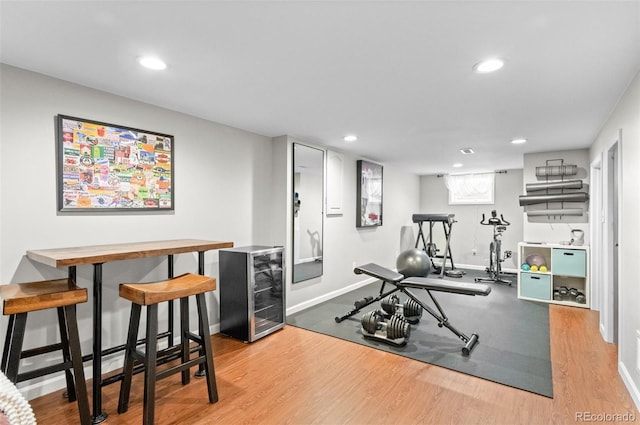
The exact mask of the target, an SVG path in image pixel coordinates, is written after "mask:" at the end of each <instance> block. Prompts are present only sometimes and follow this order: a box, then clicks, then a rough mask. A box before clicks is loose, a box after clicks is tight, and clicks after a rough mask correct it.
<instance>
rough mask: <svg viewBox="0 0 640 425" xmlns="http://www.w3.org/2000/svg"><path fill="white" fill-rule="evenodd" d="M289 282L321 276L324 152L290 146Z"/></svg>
mask: <svg viewBox="0 0 640 425" xmlns="http://www.w3.org/2000/svg"><path fill="white" fill-rule="evenodd" d="M292 169H293V190H292V192H293V193H292V196H293V241H292V246H293V251H292V252H293V261H292V262H293V267H292V268H293V274H292V276H293V277H292V282H293V283H297V282H302V281H304V280H308V279H312V278H314V277H318V276H322V249H323V243H322V222H323V217H324V210H323V205H324V202H323V191H324V151H323V150H321V149H316V148H312V147H309V146H305V145H301V144H299V143H294V144H293V167H292Z"/></svg>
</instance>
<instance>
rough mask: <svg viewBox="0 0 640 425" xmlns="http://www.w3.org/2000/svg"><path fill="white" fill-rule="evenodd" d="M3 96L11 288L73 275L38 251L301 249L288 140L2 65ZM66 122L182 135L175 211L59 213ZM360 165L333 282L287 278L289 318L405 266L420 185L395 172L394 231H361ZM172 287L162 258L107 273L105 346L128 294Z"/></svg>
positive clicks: (110, 364) (3, 241)
mask: <svg viewBox="0 0 640 425" xmlns="http://www.w3.org/2000/svg"><path fill="white" fill-rule="evenodd" d="M0 92H1V94H2V96H1V98H0V113H1V115H0V124H1V125H0V181H1V182H2V183H3V186H1V190H0V282H1V283H3V284H4V283H17V282H25V281H32V280H39V279H50V278H57V277H64V276H66V270H63V269H54V268H51V267H48V266H44V265H41V264H38V263H34V262H32V261H30V260H28V259H27V258H26V256H25V253H26V251H27V250H30V249H45V248H59V247H68V246H81V245H93V244H106V243H120V242H130V241H147V240H163V239H176V238H199V239H212V240H225V241H232V242H234V244H235V245H236V246H243V245H251V244H265V245H284V246H285V247H286V248H287V249H288V248H289V247H290V241H291V225H290V223H291V204H290V202H291V196H290V193H291V192H290V188H291V181H290V176H291V168H290V166H291V165H290V164H291V152H290V143H291V140H290V139H289V138H287V137H286V136H285V137H281V138H275V139H271V138H269V137H265V136H261V135H257V134H254V133H251V132H247V131H244V130H240V129H236V128H232V127H228V126H225V125H222V124H218V123H214V122H210V121H206V120H202V119H199V118H196V117H192V116H188V115H185V114H181V113H177V112H174V111H170V110H166V109H162V108H159V107H155V106H153V105H149V104H144V103H141V102H137V101H134V100H131V99H126V98H123V97H119V96H115V95H111V94H108V93H105V92H100V91H97V90H93V89H89V88H87V87H83V86H80V85H77V84H73V83H69V82H65V81H61V80H58V79H54V78H50V77H47V76H44V75H41V74H36V73H32V72H29V71H25V70H21V69H19V68H15V67H11V66H7V65H4V64H2V65H0ZM58 114H64V115H71V116H77V117H81V118H87V119H94V120H98V121H104V122H110V123H114V124H120V125H124V126H130V127H135V128H142V129H146V130H152V131H157V132H161V133H167V134H171V135H173V136H175V158H174V160H175V203H176V209H175V212H173V213H163V214H139V213H130V214H126V215H121V214H112V215H87V214H66V215H61V214H58V213H57V211H56V180H55V175H56V151H55V147H56V144H55V143H56V140H55V136H56V135H55V117H56V115H58ZM357 159H360V158H354V157H349V156H348V155H345V170H344V178H343V182H344V193H343V196H344V206H345V211H344V214H343V215H342V216H332V217H328V218H326V219H325V220H326V221H325V227H324V264H325V273H324V275H323V276H322V277H321V278H318V279H314V280H311V281H308V282H302V283H299V284H296V285H291V284H290V276H287V279H288V282H287V306H288V310H289V311H292V310H295V309H300V308H302V307H303V306H305V305H308V304H310V303H315V302H317V301H319V300H321V299H323V297H326V296H327V294H330V293H333V292H336V291H337V292H340V291H346V290H347V288H348V287H349V285H358V284H360V282H361V281H362V278H361V277H360V276H356V275H355V274H354V273H353V263H364V262H370V261H376V262H379V263H381V264H385V265H388V266H390V267H393V266H395V256H396V255H397V253H398V252H399V234H400V228H401V227H402V225H403V224H405V223H406V222H408V221H410V214H411V212H412V211H415V210H416V209H417V208H418V203H419V201H418V194H419V178H418V177H417V176H414V175H408V174H406V173H404V172H403V171H401V170H394V169H393V168H391V167H386V168H385V186H384V190H385V209H384V214H385V215H384V220H385V221H384V226H382V227H380V228H376V229H369V230H358V229H356V228H355V190H356V174H355V161H356V160H357ZM287 255H289V254H288V253H287ZM205 263H206V264H205V272H206V273H207V274H209V275H211V276H213V277H217V276H218V255H217V253H216V252H209V253H207V254H206V256H205ZM289 264H290V263H289ZM195 270H197V255H195V254H183V255H178V256H176V261H175V272H176V274H177V273H182V272H187V271H195ZM288 275H290V273H288ZM165 277H166V260H165V259H164V258H161V257H158V258H151V259H141V260H135V261H121V262H112V263H107V264H105V265H104V267H103V280H104V284H103V288H104V291H103V303H104V314H103V324H104V329H103V342H104V346H105V347H107V346H113V345H118V344H122V343H123V342H124V340H125V336H126V327H127V321H128V309H129V306H128V304H127V303H125V302H122V301H121V300H120V299H119V297H118V294H117V284H118V283H120V282H124V281H131V282H136V281H153V280H158V279H163V278H165ZM91 282H92V267H90V266H80V267H78V283H79V285H81V286H84V287H87V288H91V286H92V283H91ZM89 299H91V294H90V296H89ZM218 299H219V297H218V294H217V292H215V293H213V294H212V295H211V296H210V297H209V298H208V304H209V307H210V310H209V315H210V323H211V324H212V331H214V332H216V331H217V330H218V323H219V309H218ZM78 315H79V320H80V332H81V335H80V337H81V341H82V350H83V352H84V353H88V352H90V351H91V334H92V333H91V329H92V321H91V302H88V303H86V304H83V305H81V306H79V308H78ZM1 320H2V326H1V327H0V329H1V330H0V333H1V334H2V335H0V337H1V338H4V333H5V331H6V318H4V317H2V319H1ZM192 323H195V321H193V322H192ZM54 324H55V315H54V314H53V312H49V311H47V312H42V313H38V314H34V315H31V316H30V318H29V323H28V333H29V337H28V342H27V344H28V345H29V346H35V345H38V344H42V343H44V342H45V341H46V342H51V341H53V340H55V339H56V338H57V329H56V326H55V325H54ZM162 327H163V325H162V324H161V328H162ZM2 340H4V339H2ZM121 363H122V362H121V356H120V355H116V356H113V357H112V358H108V359H106V360H105V361H104V363H103V367H104V371H108V370H110V369H113V368H116V367H119V366H120V365H121ZM26 367H27V368H28V367H29V366H28V365H26ZM87 369H88V370H87V376H91V371H90V368H87ZM19 386H20V387H21V388H22V390H23V392H24V393H25V394H26V396H27V397H28V398H33V397H37V396H39V395H41V394H45V393H48V392H50V391H53V390H54V389H57V388H62V387H64V379H63V376H62V375H61V376H55V377H45V378H41V379H38V380H33V381H31V382H26V383H22V384H20V385H19Z"/></svg>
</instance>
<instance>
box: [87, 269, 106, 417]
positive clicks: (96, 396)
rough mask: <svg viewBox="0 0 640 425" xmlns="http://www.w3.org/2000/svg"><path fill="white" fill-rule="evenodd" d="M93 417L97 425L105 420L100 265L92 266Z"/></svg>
mask: <svg viewBox="0 0 640 425" xmlns="http://www.w3.org/2000/svg"><path fill="white" fill-rule="evenodd" d="M92 384H93V416H92V418H91V421H92V422H93V423H94V424H99V423H101V422H104V421H105V420H106V419H107V416H109V415H108V414H107V412H103V411H102V263H96V264H94V265H93V383H92Z"/></svg>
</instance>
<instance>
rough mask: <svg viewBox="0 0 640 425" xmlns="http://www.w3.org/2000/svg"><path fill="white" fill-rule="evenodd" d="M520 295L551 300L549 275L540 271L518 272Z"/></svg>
mask: <svg viewBox="0 0 640 425" xmlns="http://www.w3.org/2000/svg"><path fill="white" fill-rule="evenodd" d="M520 296H521V297H527V298H537V299H540V300H545V301H549V300H551V276H550V275H548V274H541V273H525V272H521V273H520Z"/></svg>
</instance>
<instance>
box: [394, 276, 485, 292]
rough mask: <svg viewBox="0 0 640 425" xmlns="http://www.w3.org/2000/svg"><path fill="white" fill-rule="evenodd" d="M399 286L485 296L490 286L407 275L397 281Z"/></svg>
mask: <svg viewBox="0 0 640 425" xmlns="http://www.w3.org/2000/svg"><path fill="white" fill-rule="evenodd" d="M397 285H398V286H399V287H401V288H415V289H426V290H428V291H439V292H452V293H454V294H463V295H482V296H487V295H489V293H491V287H490V286H489V285H484V284H482V283H465V282H454V281H451V280H444V279H438V278H432V277H409V278H406V279H404V280H403V281H402V282H399V283H397Z"/></svg>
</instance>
